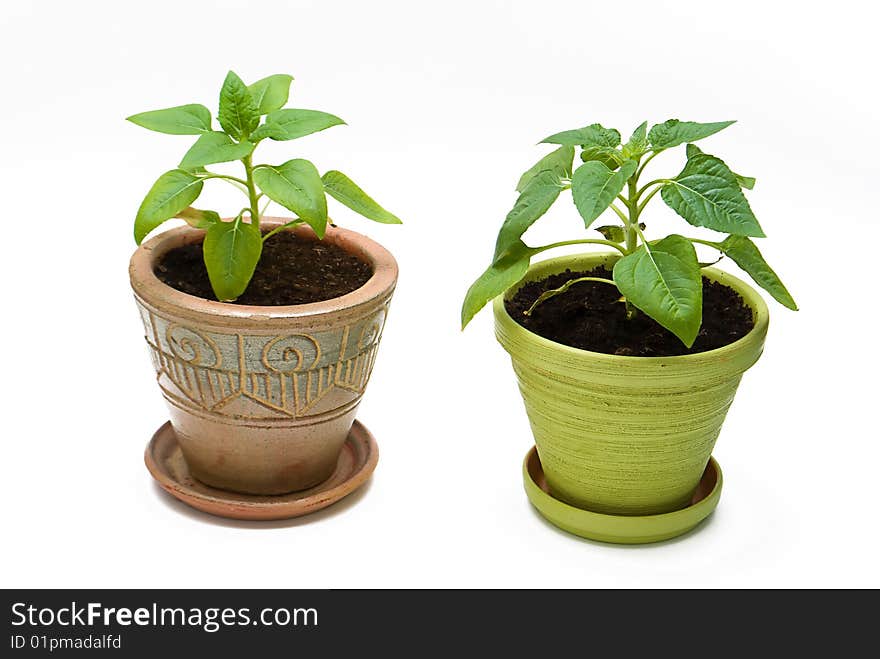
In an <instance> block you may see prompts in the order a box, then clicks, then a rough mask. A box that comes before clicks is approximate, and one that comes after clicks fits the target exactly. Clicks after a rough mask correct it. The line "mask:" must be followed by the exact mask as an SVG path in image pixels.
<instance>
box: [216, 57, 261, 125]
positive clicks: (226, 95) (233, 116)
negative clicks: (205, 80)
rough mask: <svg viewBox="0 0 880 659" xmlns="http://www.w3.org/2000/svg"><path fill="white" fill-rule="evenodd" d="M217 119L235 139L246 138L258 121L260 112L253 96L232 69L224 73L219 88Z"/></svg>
mask: <svg viewBox="0 0 880 659" xmlns="http://www.w3.org/2000/svg"><path fill="white" fill-rule="evenodd" d="M217 120H218V121H219V122H220V125H221V126H223V130H225V131H226V133H227V134H228V135H229V136H230V137H232V138H233V139H235V140H241V139H247V137H248V136H249V135H250V134H251V133H252V132H253V130H254V129H255V128H256V127H257V124H259V123H260V112H259V110H257V104H256V103H255V102H254V97H253V96H251V93H250V92H249V91H248V88H247V87H246V86H245V84H244V83H243V82H242V81H241V78H239V77H238V76H237V75H235V72H234V71H230V72H229V73H227V74H226V80H224V81H223V87H221V88H220V111H219V112H218V113H217Z"/></svg>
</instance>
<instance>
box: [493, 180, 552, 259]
mask: <svg viewBox="0 0 880 659" xmlns="http://www.w3.org/2000/svg"><path fill="white" fill-rule="evenodd" d="M560 192H562V183H561V181H560V180H559V177H558V176H557V175H556V174H555V173H554V172H551V171H543V172H541V173H540V174H538V175H537V176H535V177H534V178H532V180H531V181H529V182H528V184H527V185H526V187H525V188H523V191H522V194H520V196H519V198H517V200H516V203H515V204H514V205H513V208H512V209H511V210H510V212H509V213H508V214H507V217H505V218H504V223H503V224H502V225H501V230H500V231H499V232H498V239H497V240H496V241H495V257H494V259H493V260H494V261H498V260H499V259H500V258H501V257H502V256H504V254H505V253H507V251H508V250H510V249H512V248H514V247H515V246H516V244H517V243H518V242H519V239H520V237H521V236H522V235H523V234H524V233H525V232H526V229H528V228H529V227H530V226H532V224H534V223H535V220H537V219H538V218H539V217H541V216H542V215H543V214H544V213H546V212H547V210H548V209H549V208H550V206H552V205H553V202H554V201H556V198H557V197H559V193H560Z"/></svg>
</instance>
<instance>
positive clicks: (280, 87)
mask: <svg viewBox="0 0 880 659" xmlns="http://www.w3.org/2000/svg"><path fill="white" fill-rule="evenodd" d="M291 82H293V76H289V75H287V74H286V73H277V74H275V75H271V76H268V77H266V78H263V79H262V80H257V81H256V82H255V83H254V84H252V85H248V91H249V92H250V93H251V96H253V98H254V104H255V105H256V106H257V111H258V112H259V113H260V114H269V113H270V112H274V111H275V110H279V109H281V108H283V107H284V104H285V103H287V98H288V97H289V96H290V83H291Z"/></svg>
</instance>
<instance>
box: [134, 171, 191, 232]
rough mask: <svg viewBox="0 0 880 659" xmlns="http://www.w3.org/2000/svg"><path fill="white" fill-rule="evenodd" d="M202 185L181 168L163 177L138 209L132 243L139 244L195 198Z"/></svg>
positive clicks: (166, 173)
mask: <svg viewBox="0 0 880 659" xmlns="http://www.w3.org/2000/svg"><path fill="white" fill-rule="evenodd" d="M203 185H204V183H203V182H202V180H201V179H199V178H197V177H195V176H193V175H192V174H190V173H189V172H185V171H183V170H182V169H172V170H171V171H170V172H165V173H164V174H162V176H160V177H159V178H158V179H157V180H156V182H155V183H153V187H152V188H150V191H149V192H148V193H147V196H146V197H144V200H143V201H142V202H141V206H140V208H139V209H138V212H137V217H135V220H134V239H135V242H137V244H138V245H140V244H141V241H142V240H143V239H144V238H146V236H147V234H148V233H150V231H152V230H153V229H155V228H156V227H158V226H159V225H160V224H162V223H163V222H164V221H165V220H170V219H171V218H172V217H174V216H175V215H177V214H178V213H179V212H180V211H182V210H183V209H184V208H186V207H187V206H189V205H190V204H192V203H193V202H194V201H195V200H196V199H198V197H199V194H201V192H202V186H203Z"/></svg>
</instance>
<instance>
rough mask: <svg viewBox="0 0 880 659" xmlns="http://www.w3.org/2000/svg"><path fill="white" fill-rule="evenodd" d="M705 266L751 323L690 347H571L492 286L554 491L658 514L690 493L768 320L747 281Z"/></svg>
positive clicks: (602, 259)
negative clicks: (625, 353) (715, 342)
mask: <svg viewBox="0 0 880 659" xmlns="http://www.w3.org/2000/svg"><path fill="white" fill-rule="evenodd" d="M617 258H619V257H618V256H617V255H615V254H579V255H572V256H562V257H559V258H555V259H550V260H547V261H542V262H540V263H536V264H533V265H532V266H531V267H530V268H529V271H528V273H527V274H526V276H525V278H524V279H523V282H526V281H532V280H536V279H542V278H544V277H546V276H548V275H551V274H555V273H559V272H563V271H565V270H566V269H567V268H570V269H572V270H573V271H579V270H589V269H591V268H594V267H596V266H598V265H606V266H608V267H609V268H610V267H611V266H612V265H613V264H614V262H615V261H616V260H617ZM703 272H704V274H705V275H706V276H707V277H709V278H710V279H713V280H715V281H718V282H720V283H722V284H725V285H726V286H729V287H731V288H733V289H734V290H736V291H737V292H738V293H739V294H740V295H741V296H742V297H743V299H744V300H745V302H746V304H747V305H749V307H751V309H752V312H753V313H754V318H755V326H754V328H753V329H752V330H751V331H750V332H749V333H748V334H747V335H746V336H744V337H743V338H741V339H740V340H738V341H736V342H734V343H731V344H730V345H727V346H724V347H723V348H718V349H716V350H711V351H708V352H703V353H699V354H695V355H683V356H677V357H618V356H615V355H606V354H602V353H596V352H589V351H587V350H579V349H577V348H570V347H568V346H564V345H562V344H559V343H555V342H554V341H550V340H548V339H545V338H543V337H540V336H538V335H537V334H534V333H533V332H530V331H529V330H527V329H525V328H524V327H522V326H521V325H520V324H519V323H517V322H516V321H514V320H513V319H512V318H511V317H510V316H509V315H508V313H507V311H506V310H505V308H504V302H503V299H502V297H501V296H499V297H498V298H496V300H495V302H494V313H495V335H496V337H497V339H498V341H499V342H500V343H501V345H502V346H503V347H504V349H505V350H506V351H507V352H508V353H509V354H510V357H511V361H512V362H513V370H514V371H515V372H516V376H517V379H518V380H519V387H520V392H521V393H522V397H523V400H524V401H525V405H526V412H527V414H528V417H529V421H530V423H531V426H532V433H533V434H534V437H535V444H536V445H537V449H538V456H539V458H540V460H541V465H542V466H543V470H544V474H545V476H546V480H547V485H548V486H549V488H550V491H551V493H552V494H553V496H554V497H556V498H558V499H560V500H561V501H564V502H566V503H568V504H571V505H572V506H576V507H578V508H582V509H586V510H590V511H595V512H598V513H605V514H612V515H656V514H661V513H666V512H670V511H674V510H679V509H681V508H684V507H686V506H687V505H688V504H689V503H690V502H691V497H692V495H693V493H694V490H695V489H696V487H697V485H698V483H699V482H700V478H701V476H702V475H703V471H704V470H705V468H706V464H707V463H708V462H709V457H710V456H711V454H712V449H713V447H714V446H715V440H716V439H717V438H718V433H719V432H720V430H721V424H722V423H723V422H724V417H725V416H726V415H727V410H728V408H729V407H730V404H731V403H732V402H733V397H734V395H735V394H736V389H737V386H738V385H739V381H740V378H741V377H742V374H743V373H744V372H745V371H746V370H747V369H748V368H749V367H750V366H751V365H752V364H754V363H755V362H756V361H757V360H758V357H760V355H761V351H762V350H763V346H764V337H765V336H766V334H767V323H768V312H767V306H766V305H765V304H764V301H763V299H762V298H761V296H760V295H759V294H758V293H757V292H756V291H755V290H754V289H752V288H751V287H750V286H749V285H748V284H746V283H745V282H743V281H741V280H739V279H737V278H736V277H733V276H732V275H730V274H727V273H725V272H722V271H721V270H717V269H715V268H706V269H704V270H703ZM520 285H521V284H520ZM517 288H518V286H517V287H514V288H511V289H510V290H509V291H507V293H506V295H505V296H504V297H509V296H511V295H513V294H514V293H515V292H516V290H517Z"/></svg>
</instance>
